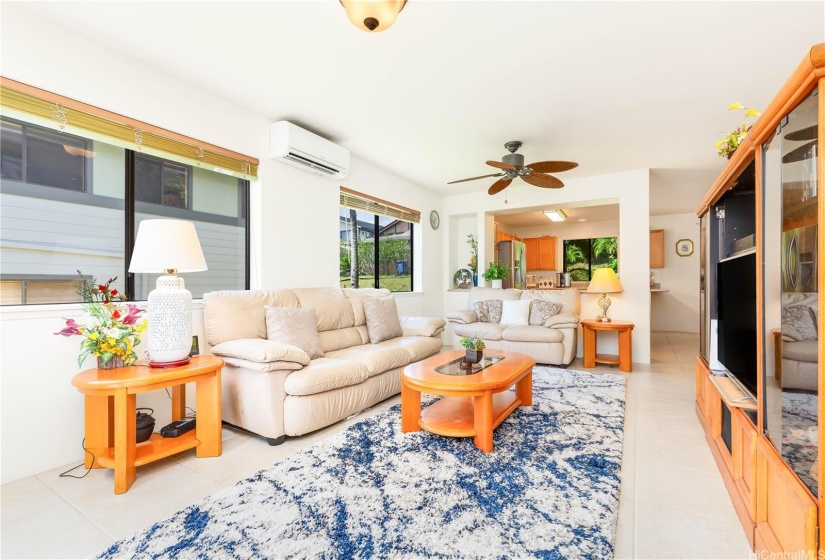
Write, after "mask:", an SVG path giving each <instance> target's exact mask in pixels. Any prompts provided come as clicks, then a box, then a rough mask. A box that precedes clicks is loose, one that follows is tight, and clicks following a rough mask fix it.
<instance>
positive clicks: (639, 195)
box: [442, 169, 650, 363]
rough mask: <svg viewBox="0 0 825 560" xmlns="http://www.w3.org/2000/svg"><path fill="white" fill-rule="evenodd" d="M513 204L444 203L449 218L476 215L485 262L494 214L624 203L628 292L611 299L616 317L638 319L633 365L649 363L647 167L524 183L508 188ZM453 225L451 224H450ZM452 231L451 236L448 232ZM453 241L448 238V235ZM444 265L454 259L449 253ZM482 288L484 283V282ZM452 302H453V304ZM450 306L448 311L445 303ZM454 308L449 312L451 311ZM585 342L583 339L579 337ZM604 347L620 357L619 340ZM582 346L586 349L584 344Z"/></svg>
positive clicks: (622, 263) (622, 244) (480, 195)
mask: <svg viewBox="0 0 825 560" xmlns="http://www.w3.org/2000/svg"><path fill="white" fill-rule="evenodd" d="M508 198H509V203H507V204H505V202H504V200H505V199H504V196H501V195H499V196H489V195H488V194H487V193H486V192H477V193H470V194H464V195H454V196H449V197H446V198H445V199H444V215H445V216H460V215H465V214H467V213H468V212H475V213H476V215H477V223H478V231H479V238H480V239H479V250H480V251H481V254H480V256H479V259H480V261H481V262H488V261H489V260H490V259H491V258H492V255H493V242H492V241H493V240H492V239H489V237H490V235H491V233H492V221H493V217H492V215H491V213H493V212H496V211H501V210H513V209H519V208H533V207H539V206H549V205H553V206H562V207H572V206H593V205H597V204H616V203H618V204H619V269H620V270H621V271H622V286H623V287H624V289H625V291H624V293H622V294H616V296H615V297H612V298H611V299H612V300H613V305H612V306H611V308H610V314H611V316H613V317H615V318H621V319H625V320H628V321H633V323H634V324H635V328H634V331H633V361H635V362H639V363H649V362H650V276H649V271H650V233H649V229H648V224H649V221H650V219H649V205H648V203H649V199H650V177H649V171H648V170H647V169H642V170H636V171H628V172H624V173H613V174H609V175H600V176H596V177H587V178H581V179H570V180H568V181H566V186H565V188H563V189H557V190H556V189H552V191H551V190H550V189H537V188H533V187H530V186H526V185H519V186H517V187H512V188H510V189H509V193H508ZM445 221H446V222H447V224H448V226H447V227H450V225H451V224H452V221H451V220H445ZM448 233H449V232H448ZM447 239H449V236H448V237H447ZM442 258H443V259H444V262H445V266H447V265H448V263H449V258H450V256H449V255H448V254H444V255H443V257H442ZM479 284H482V280H481V279H480V280H479ZM597 299H598V296H597V295H595V294H592V295H591V294H583V295H582V313H583V315H585V316H586V315H588V314H589V313H590V312H591V311H592V312H593V314H595V312H596V311H598V308H597V305H596V300H597ZM451 302H452V301H451ZM445 307H447V306H446V305H445ZM447 310H449V309H447ZM579 338H581V337H579ZM607 342H608V343H607V344H604V346H602V344H601V343H600V345H599V351H600V352H609V353H617V351H618V348H617V347H618V342H617V341H607ZM580 348H581V346H580ZM579 355H581V353H579Z"/></svg>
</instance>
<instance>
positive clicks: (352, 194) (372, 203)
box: [340, 187, 421, 224]
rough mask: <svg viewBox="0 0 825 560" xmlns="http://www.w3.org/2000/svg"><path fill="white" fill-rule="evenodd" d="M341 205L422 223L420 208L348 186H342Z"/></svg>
mask: <svg viewBox="0 0 825 560" xmlns="http://www.w3.org/2000/svg"><path fill="white" fill-rule="evenodd" d="M340 205H341V206H344V207H346V208H354V209H355V210H363V211H364V212H369V213H370V214H378V215H379V216H388V217H390V218H395V219H397V220H403V221H405V222H412V223H414V224H418V223H421V212H419V211H418V210H413V209H411V208H406V207H404V206H400V205H398V204H394V203H392V202H387V201H386V200H381V199H380V198H375V197H374V196H370V195H368V194H364V193H360V192H358V191H353V190H350V189H348V188H346V187H341V200H340Z"/></svg>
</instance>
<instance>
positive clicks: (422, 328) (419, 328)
mask: <svg viewBox="0 0 825 560" xmlns="http://www.w3.org/2000/svg"><path fill="white" fill-rule="evenodd" d="M399 320H400V321H401V330H402V331H404V336H435V335H437V334H441V332H443V331H444V325H446V324H447V323H446V322H445V321H444V319H438V318H436V317H399Z"/></svg>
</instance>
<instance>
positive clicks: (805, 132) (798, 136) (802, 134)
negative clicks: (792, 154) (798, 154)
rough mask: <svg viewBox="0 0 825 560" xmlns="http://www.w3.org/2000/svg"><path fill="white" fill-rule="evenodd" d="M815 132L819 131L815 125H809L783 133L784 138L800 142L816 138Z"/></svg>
mask: <svg viewBox="0 0 825 560" xmlns="http://www.w3.org/2000/svg"><path fill="white" fill-rule="evenodd" d="M817 132H819V130H818V128H817V125H813V126H809V127H808V128H801V129H799V130H794V131H793V132H789V133H788V134H786V135H785V140H791V141H793V142H801V141H802V140H816V135H817Z"/></svg>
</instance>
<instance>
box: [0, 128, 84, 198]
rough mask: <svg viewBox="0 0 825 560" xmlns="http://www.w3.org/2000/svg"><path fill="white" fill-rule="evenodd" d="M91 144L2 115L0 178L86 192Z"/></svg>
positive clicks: (76, 137)
mask: <svg viewBox="0 0 825 560" xmlns="http://www.w3.org/2000/svg"><path fill="white" fill-rule="evenodd" d="M91 144H92V142H91V140H87V139H85V138H80V137H78V136H74V135H71V134H66V133H62V132H55V131H53V130H49V129H48V128H43V127H39V126H35V125H30V124H27V123H24V122H21V121H15V120H12V119H8V118H6V117H3V118H2V119H0V145H2V169H3V170H2V178H3V179H9V180H14V181H22V182H24V183H30V184H34V185H44V186H48V187H55V188H59V189H67V190H71V191H77V192H87V191H88V187H89V185H90V182H91V177H90V175H91V173H90V164H91V159H92V156H93V155H94V153H93V150H92V149H91V148H92V146H91Z"/></svg>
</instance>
